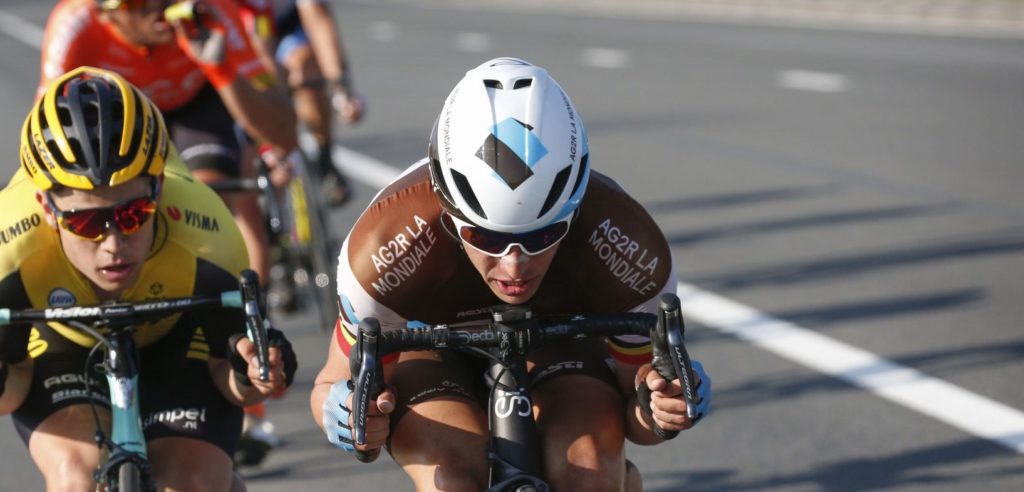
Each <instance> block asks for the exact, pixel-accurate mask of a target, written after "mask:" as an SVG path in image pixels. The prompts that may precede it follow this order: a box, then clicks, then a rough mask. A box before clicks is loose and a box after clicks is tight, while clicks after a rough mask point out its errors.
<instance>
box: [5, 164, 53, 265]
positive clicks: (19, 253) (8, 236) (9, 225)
mask: <svg viewBox="0 0 1024 492" xmlns="http://www.w3.org/2000/svg"><path fill="white" fill-rule="evenodd" d="M35 193H36V188H35V185H34V183H33V182H32V179H31V178H29V176H28V175H27V174H26V173H25V172H24V171H23V170H21V169H19V170H18V172H17V173H15V175H14V177H13V178H11V180H10V182H8V184H7V186H6V187H5V188H4V189H3V190H0V210H3V211H4V213H3V219H0V278H3V277H6V276H8V275H9V274H11V273H13V272H15V271H17V270H19V269H20V268H21V267H22V265H23V263H24V262H25V260H26V259H27V258H29V257H31V256H33V255H34V254H36V253H38V252H39V251H45V250H47V249H50V250H56V249H57V244H56V242H55V241H54V234H52V232H51V231H50V230H49V227H48V226H47V224H46V220H45V218H44V217H43V209H42V207H41V206H40V205H39V202H38V201H37V200H36V198H35Z"/></svg>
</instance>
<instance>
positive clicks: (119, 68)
mask: <svg viewBox="0 0 1024 492" xmlns="http://www.w3.org/2000/svg"><path fill="white" fill-rule="evenodd" d="M204 1H205V2H206V3H207V4H209V5H210V6H212V7H215V8H217V9H219V10H220V12H222V13H223V14H224V15H223V16H219V17H220V18H219V20H220V21H221V23H222V24H223V25H224V29H225V35H226V43H225V46H226V52H225V61H224V62H223V63H222V65H228V64H230V66H233V67H235V71H236V72H237V74H238V75H239V76H241V77H243V78H246V79H248V80H251V81H254V82H259V83H264V82H265V81H266V80H267V79H269V78H270V77H271V75H270V74H269V73H268V72H267V70H266V68H265V67H264V66H263V65H262V64H261V63H260V61H259V59H258V58H257V56H256V53H255V51H253V48H252V45H251V43H250V41H249V37H248V36H247V35H246V32H245V30H244V28H243V27H242V20H241V15H242V14H241V13H240V11H239V8H238V5H237V3H236V1H235V0H204ZM82 65H91V66H94V67H99V68H105V69H108V70H112V71H114V72H117V73H119V74H121V75H122V76H124V77H125V78H126V79H128V81H129V82H131V83H132V84H134V85H135V86H137V87H139V88H140V89H142V91H143V92H145V93H146V95H147V96H149V98H150V99H152V100H153V102H154V103H156V105H157V107H159V108H160V109H161V110H162V111H170V110H173V109H177V108H180V107H182V106H184V105H186V104H188V103H189V102H190V101H192V100H193V99H194V98H195V97H196V95H198V94H199V92H200V91H201V90H202V89H203V87H204V86H205V85H206V82H207V76H206V75H205V74H204V73H203V71H202V69H201V67H200V65H199V64H197V63H196V62H195V61H193V60H192V59H191V58H189V56H188V55H186V54H185V52H184V51H182V50H181V48H179V47H178V45H177V44H175V43H173V42H172V43H169V44H166V45H158V46H139V45H136V44H133V43H131V42H129V41H128V40H126V39H124V38H123V37H122V36H121V35H120V34H119V33H118V32H117V31H116V30H115V28H114V27H113V26H111V25H110V24H109V23H108V22H106V21H105V20H104V19H102V18H101V17H100V15H99V11H98V10H97V7H96V2H95V0H61V1H60V2H59V3H58V4H57V6H56V8H54V10H53V12H52V13H51V14H50V18H49V20H48V21H47V23H46V33H45V35H44V37H43V49H42V76H41V77H40V81H39V93H42V91H43V90H44V89H45V88H46V85H47V83H49V81H50V80H51V79H53V78H56V77H58V76H60V75H61V74H63V73H65V72H67V71H68V70H70V69H72V68H76V67H79V66H82Z"/></svg>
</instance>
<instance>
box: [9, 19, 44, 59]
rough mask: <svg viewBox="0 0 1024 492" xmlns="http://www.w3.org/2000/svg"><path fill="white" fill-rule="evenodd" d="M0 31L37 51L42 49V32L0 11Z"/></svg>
mask: <svg viewBox="0 0 1024 492" xmlns="http://www.w3.org/2000/svg"><path fill="white" fill-rule="evenodd" d="M0 31H2V32H4V33H5V34H7V35H8V36H10V37H12V38H14V39H16V40H18V41H21V42H22V43H25V44H26V45H28V46H29V47H31V48H35V49H36V51H39V50H41V49H42V48H43V30H42V29H40V28H39V27H37V26H35V25H33V24H32V23H29V22H25V20H24V19H21V18H20V17H17V16H14V15H11V14H8V13H7V12H4V11H2V10H0Z"/></svg>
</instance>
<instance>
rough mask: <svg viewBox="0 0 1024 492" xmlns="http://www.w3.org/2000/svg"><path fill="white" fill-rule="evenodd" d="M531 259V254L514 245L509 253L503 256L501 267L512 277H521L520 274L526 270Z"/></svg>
mask: <svg viewBox="0 0 1024 492" xmlns="http://www.w3.org/2000/svg"><path fill="white" fill-rule="evenodd" d="M529 261H530V255H528V254H526V253H525V252H524V251H523V250H522V248H520V247H519V246H512V249H510V250H509V252H508V254H507V255H505V256H502V257H501V267H502V268H503V269H504V270H505V272H506V273H508V274H509V276H511V277H512V278H519V276H520V274H522V273H523V272H524V271H525V270H526V265H527V263H528V262H529Z"/></svg>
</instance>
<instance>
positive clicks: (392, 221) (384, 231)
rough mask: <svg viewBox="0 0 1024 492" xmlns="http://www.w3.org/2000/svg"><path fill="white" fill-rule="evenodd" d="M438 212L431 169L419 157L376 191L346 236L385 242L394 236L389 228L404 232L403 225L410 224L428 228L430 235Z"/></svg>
mask: <svg viewBox="0 0 1024 492" xmlns="http://www.w3.org/2000/svg"><path fill="white" fill-rule="evenodd" d="M440 215H441V206H440V204H438V203H437V198H436V197H435V196H434V192H433V189H432V188H431V184H430V172H429V170H428V169H427V167H426V165H425V161H420V162H417V163H416V164H413V165H412V166H410V167H409V168H407V169H406V170H405V172H403V173H402V174H401V175H400V176H398V177H397V178H395V179H394V180H393V181H392V182H391V183H390V184H388V185H387V186H385V187H384V188H382V189H381V190H380V191H379V192H378V193H377V195H376V196H375V197H374V198H373V200H372V201H371V202H370V205H369V206H367V207H366V209H365V210H363V213H362V214H361V215H360V216H359V219H357V220H356V223H355V225H354V226H353V228H352V230H351V231H350V232H349V235H348V240H349V241H350V243H360V244H361V243H363V242H366V241H370V242H373V241H376V240H378V239H383V241H384V242H387V241H388V240H390V239H392V238H394V237H395V235H392V234H389V233H388V231H391V230H394V229H397V231H398V232H406V231H405V229H404V226H406V225H410V224H411V225H413V226H415V228H416V229H424V228H426V229H429V230H430V234H431V235H433V233H434V232H437V231H435V230H434V228H435V227H431V226H436V225H437V224H438V223H439V221H440ZM408 232H412V231H408Z"/></svg>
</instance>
